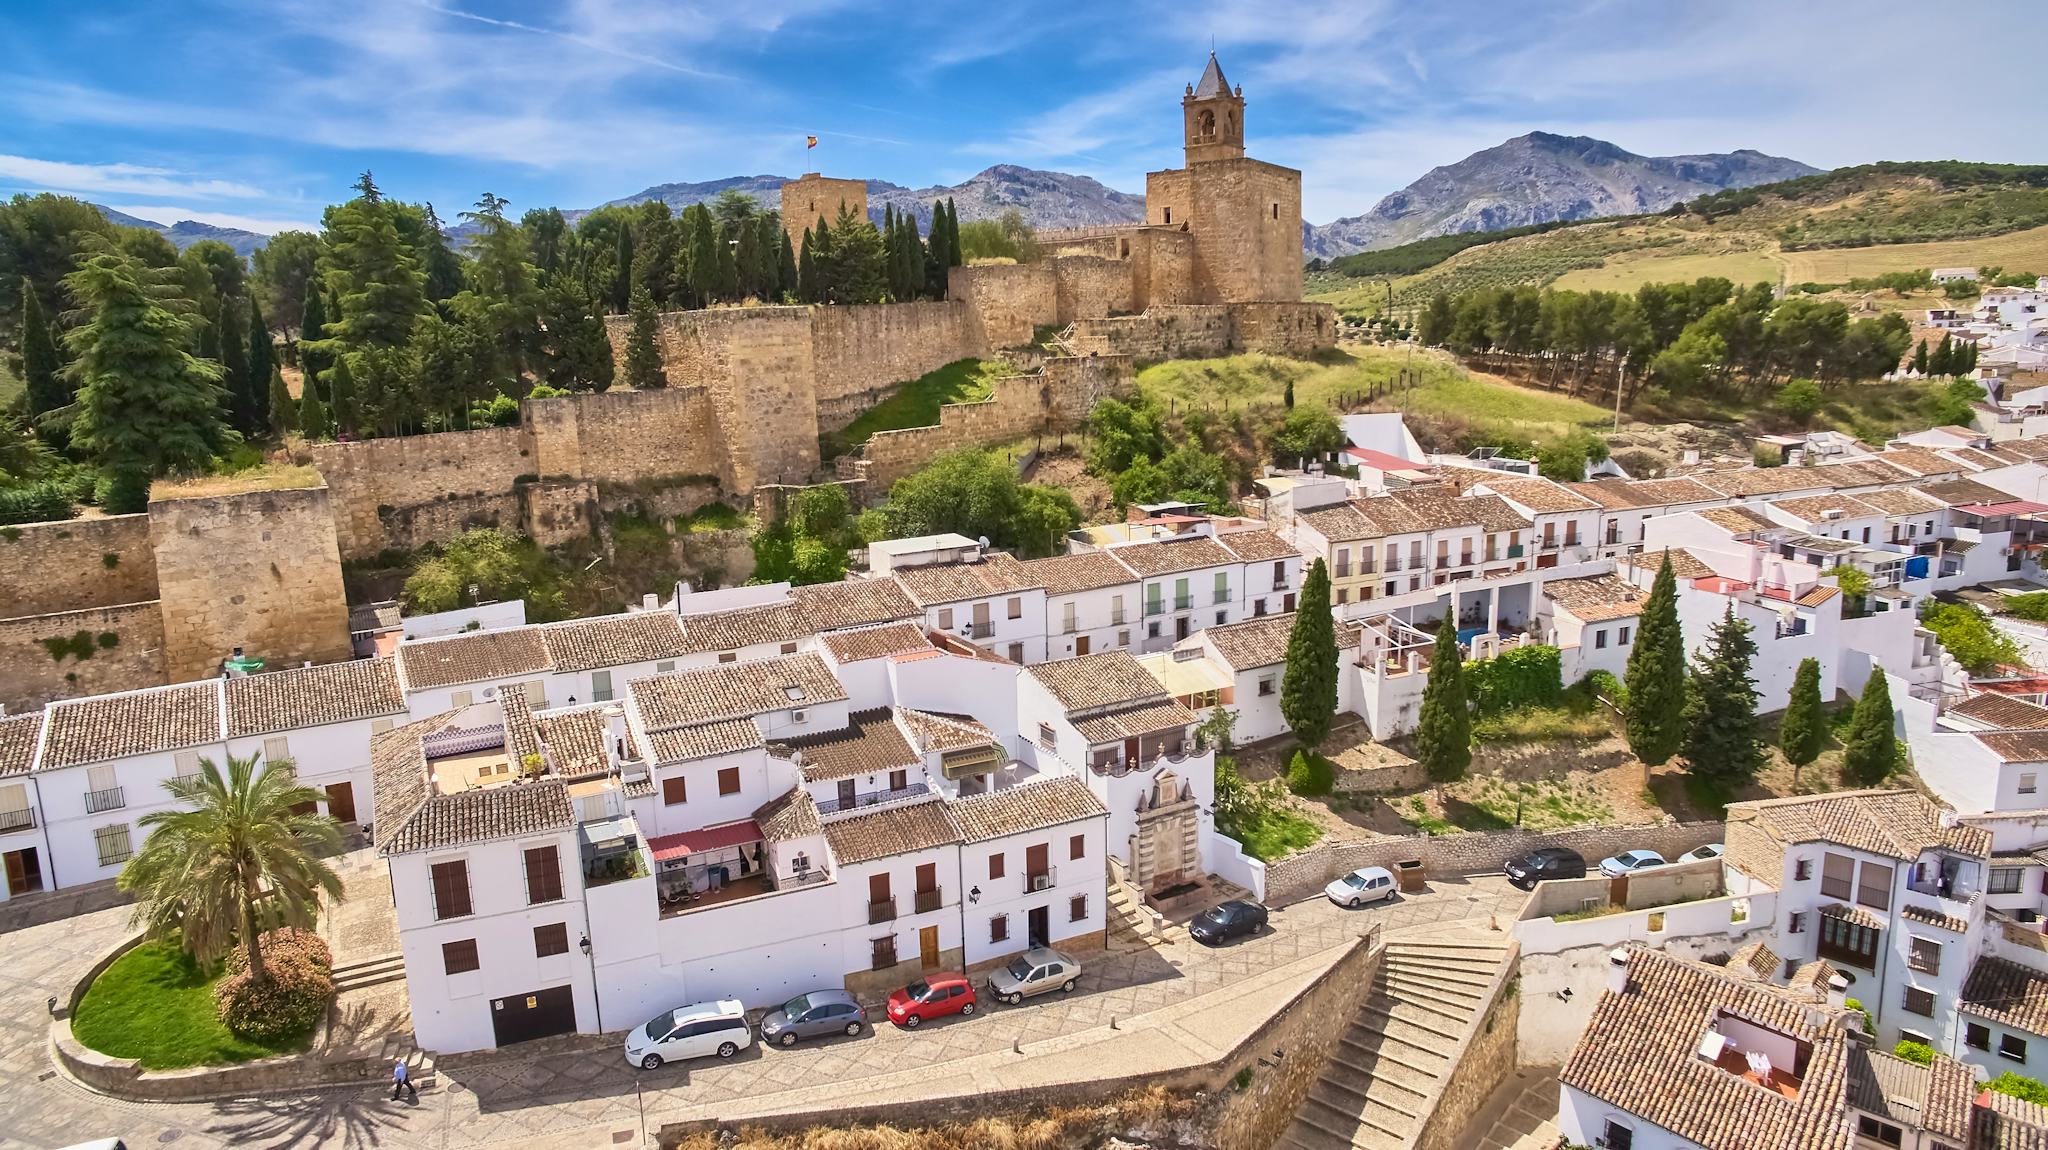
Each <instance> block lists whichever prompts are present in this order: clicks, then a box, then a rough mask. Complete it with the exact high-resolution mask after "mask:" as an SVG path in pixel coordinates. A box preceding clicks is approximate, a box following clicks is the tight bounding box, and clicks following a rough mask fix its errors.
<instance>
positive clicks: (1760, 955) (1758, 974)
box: [1728, 942, 1784, 982]
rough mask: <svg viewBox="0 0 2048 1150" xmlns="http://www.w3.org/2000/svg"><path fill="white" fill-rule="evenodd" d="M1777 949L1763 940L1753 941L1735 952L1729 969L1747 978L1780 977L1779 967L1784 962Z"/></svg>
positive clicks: (1765, 980)
mask: <svg viewBox="0 0 2048 1150" xmlns="http://www.w3.org/2000/svg"><path fill="white" fill-rule="evenodd" d="M1783 961H1784V960H1783V959H1780V958H1779V957H1778V954H1777V952H1776V951H1774V950H1772V949H1771V948H1770V947H1769V946H1767V945H1765V944H1764V943H1761V942H1752V943H1750V944H1749V945H1748V946H1745V947H1743V948H1742V949H1741V950H1738V951H1736V952H1735V956H1734V957H1733V958H1731V959H1730V960H1729V962H1728V969H1729V970H1730V971H1733V972H1735V973H1736V974H1739V975H1742V976H1743V977H1745V978H1755V979H1759V980H1761V981H1764V982H1769V981H1770V980H1772V979H1774V978H1776V977H1778V967H1779V966H1780V965H1781V964H1782V963H1783Z"/></svg>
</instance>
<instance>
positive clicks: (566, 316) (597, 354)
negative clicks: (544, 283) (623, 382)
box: [542, 276, 613, 391]
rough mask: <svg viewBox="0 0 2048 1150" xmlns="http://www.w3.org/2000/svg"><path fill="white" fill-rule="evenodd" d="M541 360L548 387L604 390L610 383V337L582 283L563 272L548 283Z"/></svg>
mask: <svg viewBox="0 0 2048 1150" xmlns="http://www.w3.org/2000/svg"><path fill="white" fill-rule="evenodd" d="M544 298H545V308H544V310H543V312H542V318H543V320H544V322H545V324H546V327H547V346H546V347H545V348H544V349H543V350H542V362H543V366H544V371H545V374H546V376H547V381H548V385H549V386H550V387H559V388H561V389H562V390H564V391H604V390H606V389H608V388H610V387H611V385H612V373H613V367H612V341H611V337H610V336H608V335H607V334H606V333H605V329H604V320H602V319H600V318H599V317H598V316H597V315H596V314H595V312H596V310H597V309H596V307H595V306H593V305H592V304H591V302H590V300H589V298H588V297H586V296H585V295H584V294H583V288H582V285H580V284H578V283H577V282H576V281H575V280H574V279H571V278H569V277H567V276H563V277H561V278H559V279H557V280H555V281H554V282H553V283H551V284H550V285H548V289H547V292H546V294H545V297H544Z"/></svg>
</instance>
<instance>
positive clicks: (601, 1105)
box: [0, 877, 1524, 1150]
mask: <svg viewBox="0 0 2048 1150" xmlns="http://www.w3.org/2000/svg"><path fill="white" fill-rule="evenodd" d="M1523 898H1524V896H1523V895H1522V894H1521V892H1519V891H1516V890H1514V889H1512V888H1511V887H1509V886H1508V885H1507V883H1506V881H1505V880H1504V879H1501V878H1498V877H1485V878H1477V879H1471V880H1461V879H1452V880H1449V881H1442V882H1435V883H1432V884H1431V889H1430V890H1429V891H1428V892H1427V893H1425V894H1420V895H1411V896H1406V897H1402V898H1398V899H1397V900H1395V901H1393V902H1390V903H1388V904H1386V905H1383V906H1377V907H1366V908H1364V909H1361V910H1356V911H1352V910H1346V909H1342V908H1339V907H1336V906H1333V905H1331V904H1330V903H1329V902H1327V901H1326V900H1323V899H1313V900H1310V901H1307V902H1303V903H1299V904H1296V905H1295V906H1292V907H1287V908H1284V909H1281V910H1276V911H1274V912H1273V917H1272V929H1271V930H1270V931H1268V932H1267V933H1266V934H1264V935H1262V936H1260V937H1258V938H1254V939H1247V940H1240V941H1238V942H1235V943H1233V944H1230V945H1226V946H1223V947H1218V948H1215V949H1211V948H1207V947H1203V946H1200V945H1198V944H1195V943H1193V942H1192V941H1189V940H1187V938H1186V936H1185V934H1183V933H1181V932H1179V931H1173V932H1171V933H1170V935H1169V937H1170V938H1172V939H1174V940H1175V941H1170V942H1168V943H1167V944H1166V945H1163V946H1159V947H1156V948H1152V949H1148V950H1142V951H1136V952H1132V953H1125V954H1118V955H1112V956H1109V957H1100V958H1097V959H1095V960H1094V961H1090V962H1087V969H1086V971H1085V973H1084V974H1083V976H1082V979H1081V988H1080V989H1079V990H1077V991H1076V992H1075V993H1074V994H1072V995H1070V996H1067V995H1057V994H1056V995H1053V996H1051V997H1050V998H1046V999H1041V1000H1039V1001H1037V1002H1033V1003H1028V1004H1025V1005H1023V1006H1018V1007H1005V1006H1001V1005H996V1004H988V1005H987V1007H986V1009H985V1010H984V1011H983V1012H982V1013H980V1014H977V1015H976V1016H974V1017H972V1018H957V1019H951V1020H947V1021H945V1022H941V1023H937V1024H932V1025H927V1026H925V1027H922V1028H920V1029H919V1030H917V1031H914V1032H913V1031H899V1030H897V1029H895V1028H894V1027H891V1026H889V1025H888V1024H887V1023H884V1024H883V1026H882V1027H881V1029H880V1030H878V1031H874V1032H871V1033H868V1034H863V1035H861V1036H860V1037H858V1038H839V1039H832V1040H826V1041H819V1042H816V1043H814V1044H807V1045H803V1046H799V1047H797V1048H795V1049H793V1050H783V1049H774V1050H763V1049H760V1048H759V1047H756V1048H755V1049H753V1050H751V1051H749V1052H747V1053H746V1054H743V1055H741V1056H740V1057H738V1058H736V1059H734V1060H733V1061H731V1062H726V1063H721V1062H717V1061H715V1060H713V1061H710V1062H699V1063H695V1064H690V1065H678V1066H667V1067H663V1068H662V1069H660V1070H657V1071H652V1072H647V1071H640V1070H636V1069H633V1068H631V1067H628V1066H627V1065H626V1064H625V1060H624V1058H623V1056H622V1055H621V1054H620V1052H619V1047H620V1040H619V1039H618V1038H617V1037H616V1036H615V1037H611V1038H599V1037H595V1036H587V1037H582V1038H578V1039H571V1040H568V1041H567V1043H566V1044H565V1045H560V1046H547V1045H543V1046H540V1047H538V1048H535V1049H532V1050H530V1051H528V1050H521V1049H518V1048H514V1049H511V1050H507V1051H504V1052H495V1053H492V1054H489V1055H485V1056H463V1057H459V1058H456V1059H452V1060H450V1061H451V1063H452V1064H451V1065H444V1066H443V1067H442V1068H441V1069H440V1072H439V1075H438V1080H437V1081H436V1082H434V1083H433V1084H432V1085H430V1086H429V1087H428V1088H427V1089H426V1090H424V1091H423V1092H422V1093H421V1095H420V1100H419V1102H418V1103H417V1104H414V1103H410V1102H401V1103H394V1102H391V1101H390V1100H389V1099H390V1089H389V1087H388V1086H383V1087H351V1088H332V1089H323V1090H316V1091H307V1092H301V1093H295V1094H270V1095H264V1096H261V1097H254V1098H246V1099H236V1100H231V1101H225V1102H214V1103H180V1104H140V1103H129V1102H121V1101H116V1100H113V1099H109V1098H106V1097H103V1096H100V1095H97V1094H94V1093H92V1092H90V1091H87V1090H85V1089H83V1088H81V1087H79V1086H77V1085H76V1084H74V1083H72V1082H71V1081H70V1080H69V1079H67V1078H65V1077H63V1076H62V1075H59V1074H57V1073H56V1071H55V1069H54V1068H53V1067H52V1066H51V1064H50V1060H49V1057H48V1054H47V1052H46V1047H47V1043H48V1021H49V1020H48V1016H47V1014H46V1013H45V1011H44V1007H43V1003H44V1000H45V999H47V998H48V997H49V996H51V995H56V996H58V997H59V999H60V1000H61V999H62V998H63V997H64V996H65V995H67V994H68V993H69V989H70V986H71V984H72V983H73V982H74V981H75V980H76V979H77V978H78V977H79V975H80V974H81V973H82V972H83V971H84V970H85V969H86V968H87V967H89V966H90V965H91V964H92V963H93V961H94V960H96V959H97V958H98V957H99V956H100V955H102V954H104V953H105V952H106V951H107V950H108V949H110V948H111V947H113V946H114V945H115V944H116V943H118V942H119V941H120V939H121V938H123V937H124V936H125V934H126V920H127V913H128V912H127V910H126V909H125V908H116V909H113V910H103V911H96V912H93V913H91V914H86V915H82V916H79V917H76V918H72V919H67V920H65V921H62V922H54V923H47V924H44V925H41V926H35V927H30V928H27V929H25V930H19V931H14V932H12V933H8V934H4V935H0V995H4V999H0V1000H4V1002H5V1003H6V1010H5V1015H4V1017H0V1113H5V1114H6V1115H7V1116H8V1121H7V1122H6V1123H5V1124H4V1125H0V1148H8V1150H12V1148H13V1147H34V1148H47V1147H56V1146H63V1145H67V1144H69V1143H72V1142H78V1141H83V1140H86V1139H89V1138H98V1137H106V1136H110V1135H118V1136H120V1137H122V1138H125V1139H126V1140H127V1141H128V1144H129V1145H131V1146H141V1145H160V1144H174V1145H176V1146H178V1147H180V1148H181V1150H183V1148H185V1147H195V1148H211V1147H226V1146H231V1145H232V1146H237V1147H270V1148H282V1147H286V1146H312V1145H331V1146H345V1147H376V1148H379V1150H383V1148H409V1147H465V1146H490V1145H497V1144H513V1143H516V1144H518V1145H520V1146H522V1147H536V1148H549V1147H565V1148H566V1147H593V1148H594V1147H601V1146H605V1147H608V1146H618V1145H628V1146H638V1145H642V1144H643V1143H645V1142H646V1140H647V1139H648V1137H649V1136H650V1135H651V1134H652V1133H653V1132H655V1131H656V1130H658V1129H659V1127H660V1125H661V1122H662V1121H663V1120H664V1118H666V1117H670V1116H673V1115H675V1114H678V1113H681V1112H683V1111H685V1110H689V1109H692V1108H695V1107H698V1106H707V1105H708V1106H716V1105H717V1104H718V1103H719V1102H721V1101H722V1100H727V1099H733V1098H737V1097H740V1096H742V1095H750V1094H761V1093H770V1092H774V1091H779V1090H785V1089H788V1088H790V1087H793V1086H799V1085H804V1084H807V1083H817V1082H823V1081H831V1082H838V1083H845V1082H852V1081H856V1080H859V1079H861V1078H864V1077H871V1076H878V1075H882V1074H885V1073H890V1072H895V1071H901V1070H904V1069H906V1068H914V1067H918V1066H925V1065H935V1064H938V1063H942V1062H947V1061H951V1060H957V1059H959V1058H963V1057H966V1056H969V1055H975V1054H982V1053H987V1052H991V1051H998V1050H1007V1049H1009V1048H1010V1046H1011V1044H1012V1042H1013V1041H1015V1040H1019V1039H1021V1040H1023V1041H1026V1042H1030V1041H1033V1040H1036V1039H1041V1038H1048V1037H1053V1036H1056V1035H1062V1034H1072V1033H1077V1032H1080V1031H1085V1030H1088V1029H1090V1028H1093V1027H1096V1026H1101V1025H1104V1024H1106V1023H1108V1022H1109V1021H1110V1019H1111V1018H1112V1017H1119V1018H1128V1017H1130V1016H1132V1015H1136V1014H1142V1013H1145V1012H1148V1011H1151V1010H1155V1009H1157V1008H1159V1007H1162V1006H1165V1005H1168V1004H1170V1003H1176V1002H1181V1001H1183V1000H1185V999H1187V998H1190V997H1192V996H1197V995H1203V994H1208V993H1211V992H1214V991H1222V990H1228V988H1230V987H1231V986H1232V985H1233V984H1236V983H1239V982H1242V981H1244V980H1245V979H1247V978H1250V977H1252V976H1253V975H1255V974H1258V973H1259V972H1261V971H1266V970H1270V969H1271V968H1273V967H1275V966H1278V965H1280V964H1283V963H1286V962H1290V961H1292V960H1295V959H1298V958H1303V957H1306V956H1311V955H1314V954H1316V953H1317V952H1319V951H1322V950H1324V949H1326V948H1328V947H1331V946H1334V945H1336V944H1337V943H1339V942H1342V941H1343V940H1344V939H1346V938H1348V937H1352V936H1355V935H1356V934H1357V933H1358V932H1359V931H1360V930H1362V929H1365V928H1366V927H1368V926H1370V925H1371V924H1373V923H1375V922H1377V923H1380V924H1382V926H1383V928H1384V929H1385V930H1387V931H1389V932H1400V931H1407V930H1421V929H1428V928H1430V927H1434V926H1438V925H1442V924H1449V923H1454V922H1459V921H1462V920H1468V919H1476V920H1479V921H1480V922H1484V920H1486V919H1487V918H1488V917H1489V916H1495V915H1497V916H1498V918H1499V922H1500V924H1501V925H1502V926H1503V927H1505V926H1506V925H1508V923H1509V922H1510V921H1511V920H1512V918H1513V915H1514V913H1515V911H1516V910H1517V909H1518V908H1519V907H1520V905H1521V902H1522V899H1523ZM606 1021H607V1024H613V1025H622V1024H625V1023H627V1022H629V1021H630V1022H631V1023H637V1022H639V1021H641V1020H639V1019H632V1020H613V1019H607V1020H606Z"/></svg>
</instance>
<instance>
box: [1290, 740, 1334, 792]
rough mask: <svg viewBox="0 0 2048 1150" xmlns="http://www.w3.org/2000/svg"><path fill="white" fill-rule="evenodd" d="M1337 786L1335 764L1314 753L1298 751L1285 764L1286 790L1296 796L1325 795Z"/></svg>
mask: <svg viewBox="0 0 2048 1150" xmlns="http://www.w3.org/2000/svg"><path fill="white" fill-rule="evenodd" d="M1336 785H1337V764H1335V763H1333V762H1331V761H1330V760H1328V759H1326V758H1324V757H1323V756H1321V755H1318V754H1316V753H1315V752H1314V751H1308V750H1299V751H1296V752H1294V758H1293V759H1292V760H1290V761H1289V762H1288V764H1287V789H1288V790H1290V791H1293V792H1294V793H1295V794H1297V795H1327V794H1329V793H1330V790H1331V788H1333V787H1335V786H1336Z"/></svg>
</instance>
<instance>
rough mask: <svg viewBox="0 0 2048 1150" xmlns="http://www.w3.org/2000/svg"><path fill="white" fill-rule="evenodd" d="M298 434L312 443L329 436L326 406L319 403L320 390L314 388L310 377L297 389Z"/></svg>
mask: <svg viewBox="0 0 2048 1150" xmlns="http://www.w3.org/2000/svg"><path fill="white" fill-rule="evenodd" d="M299 434H301V435H303V436H305V437H306V439H307V440H309V441H312V442H318V441H319V440H322V439H326V438H327V437H328V435H329V434H330V431H329V428H328V426H327V405H326V404H324V403H321V402H320V389H319V388H318V387H316V386H314V383H313V377H312V376H307V377H306V379H305V381H304V383H303V384H302V385H301V386H300V388H299Z"/></svg>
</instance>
